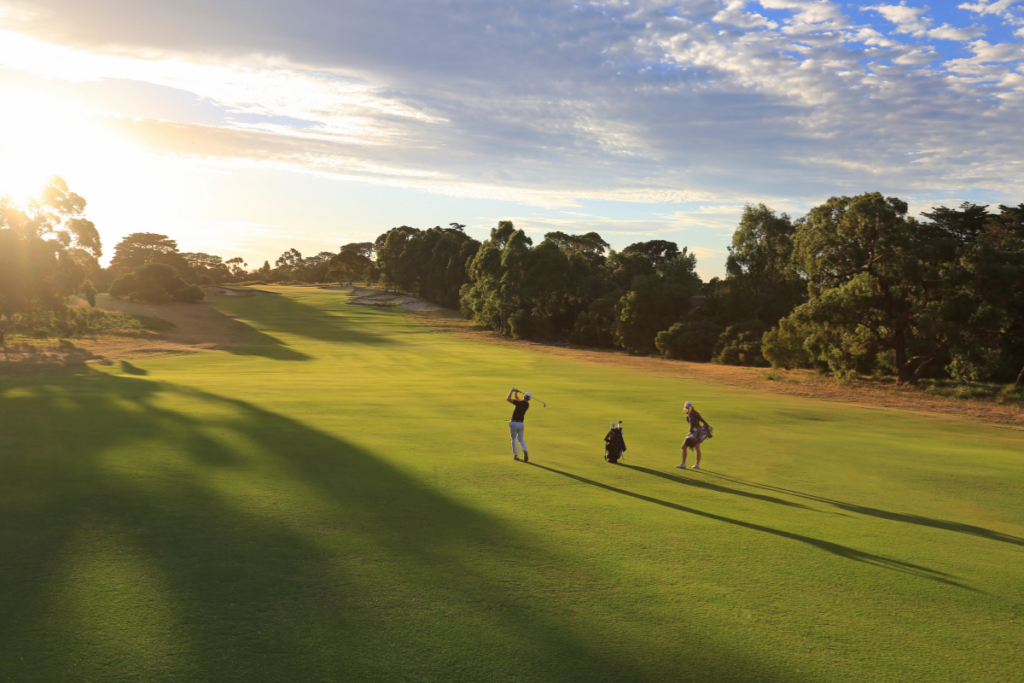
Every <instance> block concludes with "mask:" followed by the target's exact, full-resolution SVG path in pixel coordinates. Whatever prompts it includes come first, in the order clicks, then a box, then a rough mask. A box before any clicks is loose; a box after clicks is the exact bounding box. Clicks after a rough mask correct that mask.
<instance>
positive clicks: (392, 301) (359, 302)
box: [349, 289, 441, 312]
mask: <svg viewBox="0 0 1024 683" xmlns="http://www.w3.org/2000/svg"><path fill="white" fill-rule="evenodd" d="M352 293H353V294H354V295H355V296H354V297H353V298H352V300H351V301H349V303H350V304H353V305H356V306H379V307H381V308H398V307H402V308H403V309H405V310H407V311H417V312H419V311H439V310H441V308H440V306H435V305H434V304H432V303H428V302H426V301H423V300H422V299H417V298H416V297H414V296H407V295H405V294H391V293H390V292H382V291H380V290H379V289H356V290H353V292H352Z"/></svg>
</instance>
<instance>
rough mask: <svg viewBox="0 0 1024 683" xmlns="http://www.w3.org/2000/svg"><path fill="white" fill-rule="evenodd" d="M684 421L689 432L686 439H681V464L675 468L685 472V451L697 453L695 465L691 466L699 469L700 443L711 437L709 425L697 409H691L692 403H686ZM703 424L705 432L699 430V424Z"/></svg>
mask: <svg viewBox="0 0 1024 683" xmlns="http://www.w3.org/2000/svg"><path fill="white" fill-rule="evenodd" d="M686 421H687V423H689V425H690V431H689V433H687V435H686V438H685V439H683V462H681V463H680V464H678V465H676V467H678V468H680V469H683V470H685V469H686V451H687V449H688V448H692V449H693V450H694V452H696V453H697V464H696V465H694V466H693V469H695V470H699V469H700V442H701V441H703V440H704V439H707V438H709V437H710V436H711V425H709V424H708V423H707V422H706V421H705V420H704V418H703V417H701V416H700V413H698V412H697V409H696V408H694V407H693V401H687V402H686ZM702 422H703V423H704V426H705V427H706V428H707V429H706V430H701V428H700V424H701V423H702Z"/></svg>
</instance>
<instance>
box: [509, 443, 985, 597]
mask: <svg viewBox="0 0 1024 683" xmlns="http://www.w3.org/2000/svg"><path fill="white" fill-rule="evenodd" d="M529 464H530V465H533V466H534V467H539V468H540V469H542V470H547V471H548V472H553V473H554V474H560V475H562V476H563V477H569V478H570V479H575V480H576V481H578V482H580V483H582V484H589V485H590V486H596V487H597V488H601V489H604V490H606V491H611V492H613V493H620V494H622V495H624V496H629V497H631V498H636V499H638V500H643V501H646V502H648V503H654V504H655V505H661V506H662V507H667V508H670V509H672V510H678V511H680V512H686V513H688V514H691V515H699V516H701V517H707V518H708V519H713V520H716V521H719V522H725V523H726V524H733V525H735V526H740V527H743V528H745V529H751V530H753V531H761V532H764V533H766V534H772V535H773V536H781V537H782V538H788V539H790V540H793V541H799V542H801V543H806V544H808V545H811V546H814V547H815V548H819V549H820V550H824V551H826V552H829V553H832V554H833V555H838V556H839V557H844V558H846V559H849V560H855V561H857V562H865V563H867V564H871V565H874V566H876V567H883V568H885V569H892V570H894V571H899V572H904V573H906V574H911V575H913V576H918V577H921V578H925V579H931V580H932V581H938V582H940V583H945V584H948V585H950V586H956V587H957V588H964V589H966V590H969V591H974V592H981V591H979V590H978V589H977V588H972V587H971V586H967V585H965V584H962V583H960V582H958V581H954V580H953V579H951V578H949V576H950V575H949V574H946V573H945V572H940V571H938V570H935V569H929V568H928V567H923V566H921V565H919V564H913V563H911V562H903V561H902V560H894V559H892V558H889V557H884V556H882V555H875V554H873V553H867V552H864V551H862V550H856V549H854V548H850V547H847V546H844V545H839V544H838V543H832V542H831V541H823V540H821V539H818V538H812V537H811V536H804V535H803V534H795V533H792V532H789V531H783V530H781V529H773V528H772V527H768V526H764V525H762V524H754V523H752V522H744V521H742V520H739V519H733V518H731V517H725V516H723V515H716V514H714V513H711V512H704V511H703V510H698V509H696V508H691V507H686V506H685V505H679V504H678V503H670V502H668V501H667V500H660V499H658V498H652V497H651V496H645V495H643V494H640V493H634V492H633V491H627V490H625V489H620V488H618V487H616V486H610V485H608V484H602V483H601V482H598V481H594V480H593V479H587V478H585V477H581V476H579V475H576V474H570V473H568V472H563V471H562V470H556V469H555V468H553V467H545V466H544V465H538V464H536V463H532V462H531V463H529Z"/></svg>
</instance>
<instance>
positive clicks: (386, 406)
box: [0, 288, 1024, 683]
mask: <svg viewBox="0 0 1024 683" xmlns="http://www.w3.org/2000/svg"><path fill="white" fill-rule="evenodd" d="M268 289H273V288H268ZM276 291H282V292H285V293H286V296H282V297H251V298H250V297H246V298H237V299H228V298H225V299H222V300H220V301H218V302H217V303H216V305H217V306H218V307H219V308H220V309H221V310H223V311H225V312H226V313H228V314H230V315H232V316H235V317H237V318H239V319H241V320H243V321H245V322H247V323H248V324H250V325H252V326H253V327H254V328H256V329H258V330H259V331H260V332H262V333H263V336H262V337H259V336H258V335H253V338H254V339H256V338H259V339H262V343H261V344H260V345H253V346H250V347H247V348H244V349H236V350H234V351H233V352H228V351H223V352H209V353H202V354H195V355H187V356H164V357H159V358H149V359H139V360H136V361H133V362H131V363H118V364H114V365H111V366H108V367H102V366H92V367H90V368H89V369H83V370H81V371H77V372H65V373H56V374H47V375H41V376H36V377H30V378H14V379H6V380H2V381H0V544H2V545H0V679H2V680H4V681H217V682H221V681H244V682H246V683H252V682H256V681H303V682H305V681H439V682H440V681H506V680H507V681H617V682H618V681H651V682H655V681H691V680H692V681H857V682H864V681H929V682H935V681H1020V680H1021V676H1022V673H1021V672H1022V671H1024V655H1022V648H1021V646H1022V643H1024V629H1022V627H1021V619H1022V614H1021V608H1022V603H1024V540H1022V539H1024V495H1022V490H1024V489H1022V486H1024V433H1022V432H1020V431H1013V430H1009V429H1000V428H994V427H988V426H982V427H975V426H973V425H971V424H969V423H968V422H966V421H953V420H939V419H932V418H929V417H927V416H920V415H912V414H903V413H895V412H884V411H880V410H871V409H866V408H856V407H849V406H843V405H839V404H833V403H824V402H814V401H811V400H803V399H799V398H793V397H786V396H779V395H757V394H754V393H751V392H748V391H745V390H741V389H733V388H729V387H723V386H695V385H692V384H687V383H685V382H681V381H678V380H674V379H668V378H665V379H662V378H658V377H654V376H651V375H644V374H638V373H634V372H631V371H627V370H620V369H617V368H615V367H604V366H597V365H591V364H587V363H583V362H577V361H573V360H566V359H564V358H555V357H549V356H545V355H539V354H533V353H530V352H529V351H526V350H519V349H515V348H507V347H501V346H495V345H487V344H481V343H478V342H473V341H468V340H463V339H458V338H455V337H452V336H448V335H444V334H440V333H436V332H431V331H430V330H429V329H427V328H425V327H423V326H420V325H417V324H416V323H415V322H413V321H411V320H410V318H409V317H408V314H403V313H399V312H395V311H389V310H379V309H373V308H367V307H356V306H347V305H345V303H344V302H345V301H346V300H347V296H348V295H347V294H345V293H342V292H328V291H316V290H309V289H300V288H278V289H277V290H276ZM513 385H516V386H519V387H521V388H524V389H530V390H533V391H535V392H536V393H537V395H538V396H539V397H541V398H543V399H544V400H545V401H547V402H548V408H547V409H544V408H542V407H541V406H540V405H539V404H536V405H534V406H533V407H532V408H531V410H530V412H529V414H528V417H527V430H526V439H527V443H528V444H529V445H530V449H531V452H530V455H531V463H530V464H529V465H525V464H522V463H517V462H513V461H512V458H511V453H510V448H509V446H508V441H507V439H508V433H507V427H506V425H505V421H506V420H507V419H508V416H509V415H510V414H511V406H509V405H508V404H506V403H504V397H505V394H506V392H507V391H508V389H509V387H511V386H513ZM686 399H690V400H693V401H694V402H695V403H696V404H697V407H698V408H699V409H700V410H701V411H702V413H703V414H704V416H705V417H706V418H707V419H708V421H709V422H711V424H712V425H713V426H714V427H715V433H716V437H715V438H714V439H713V440H712V441H711V442H710V443H709V444H708V445H707V447H706V448H705V466H706V469H705V471H704V472H702V473H696V472H691V471H687V472H685V473H684V472H682V471H680V470H678V469H675V468H674V467H673V465H675V464H676V463H677V462H678V444H679V442H680V441H681V438H682V435H683V431H684V429H683V426H682V420H681V410H682V403H683V401H684V400H686ZM613 419H614V420H619V419H621V420H624V421H625V427H626V441H627V444H628V446H629V450H628V452H627V453H626V458H625V460H624V461H623V464H622V465H620V466H613V465H608V464H606V463H605V462H604V461H603V460H602V458H601V454H602V452H603V450H602V449H603V443H602V438H603V436H604V433H605V431H606V430H607V425H608V422H609V421H611V420H613Z"/></svg>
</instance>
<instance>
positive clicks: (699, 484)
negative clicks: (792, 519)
mask: <svg viewBox="0 0 1024 683" xmlns="http://www.w3.org/2000/svg"><path fill="white" fill-rule="evenodd" d="M618 464H619V465H620V466H621V467H625V468H627V469H631V470H635V471H636V472H643V473H644V474H649V475H651V476H652V477H659V478H661V479H667V480H668V481H671V482H674V483H676V484H684V485H686V486H692V487H694V488H698V489H704V490H705V491H714V492H715V493H728V494H729V495H731V496H741V497H743V498H753V499H754V500H760V501H763V502H765V503H774V504H775V505H784V506H786V507H791V508H800V509H801V510H811V511H813V512H821V510H818V509H816V508H812V507H810V506H808V505H803V504H802V503H794V502H792V501H788V500H783V499H781V498H776V497H775V496H766V495H763V494H760V493H750V492H749V491H740V490H739V489H733V488H729V487H728V486H719V485H718V484H712V483H711V482H709V481H700V480H697V479H686V478H684V477H674V476H672V475H671V474H668V473H665V472H659V471H657V470H652V469H649V468H647V467H641V466H639V465H627V464H625V463H623V462H620V463H618Z"/></svg>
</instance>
